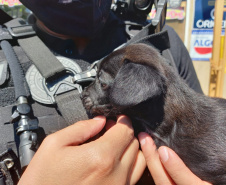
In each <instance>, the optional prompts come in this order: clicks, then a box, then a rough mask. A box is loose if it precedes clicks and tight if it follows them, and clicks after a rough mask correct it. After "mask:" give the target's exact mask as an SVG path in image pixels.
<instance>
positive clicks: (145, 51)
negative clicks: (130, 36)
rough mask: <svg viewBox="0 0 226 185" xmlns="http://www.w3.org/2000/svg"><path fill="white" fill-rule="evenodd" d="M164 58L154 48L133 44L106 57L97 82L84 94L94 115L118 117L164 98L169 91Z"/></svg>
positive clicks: (99, 70) (86, 105)
mask: <svg viewBox="0 0 226 185" xmlns="http://www.w3.org/2000/svg"><path fill="white" fill-rule="evenodd" d="M163 62H164V58H163V57H162V56H161V55H160V53H159V52H158V51H157V50H156V49H154V48H153V47H150V46H147V45H145V44H133V45H130V46H127V47H125V48H122V49H119V50H117V51H115V52H113V53H112V54H110V55H109V56H108V57H106V58H105V59H104V60H103V61H102V62H101V63H100V66H99V68H98V72H97V77H96V79H95V81H94V82H93V83H92V84H91V85H90V86H88V87H87V88H86V89H85V90H84V92H83V103H84V106H85V108H86V109H87V111H88V112H89V113H90V114H92V115H105V116H115V115H117V114H121V113H123V114H124V113H126V110H127V109H132V108H133V107H135V106H136V105H138V104H140V103H142V102H145V101H147V100H149V99H155V98H158V97H159V96H161V95H162V94H163V93H164V91H165V81H166V78H165V73H164V69H163V67H162V63H163Z"/></svg>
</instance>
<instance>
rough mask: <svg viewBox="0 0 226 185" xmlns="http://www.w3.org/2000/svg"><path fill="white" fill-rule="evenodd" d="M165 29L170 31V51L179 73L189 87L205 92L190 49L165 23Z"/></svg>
mask: <svg viewBox="0 0 226 185" xmlns="http://www.w3.org/2000/svg"><path fill="white" fill-rule="evenodd" d="M163 30H167V31H168V34H169V39H170V46H171V47H170V51H171V53H172V56H173V59H174V62H175V65H176V68H177V70H178V73H179V75H180V76H181V78H182V79H184V80H185V82H186V83H187V84H188V86H189V87H191V88H192V89H194V90H195V91H196V92H198V93H201V94H203V91H202V88H201V86H200V83H199V81H198V77H197V75H196V72H195V69H194V66H193V63H192V60H191V57H190V55H189V53H188V50H187V49H186V48H185V46H184V43H183V42H182V40H181V39H180V37H179V36H178V35H177V33H176V32H175V31H174V29H173V28H171V27H170V26H168V25H165V27H164V29H163Z"/></svg>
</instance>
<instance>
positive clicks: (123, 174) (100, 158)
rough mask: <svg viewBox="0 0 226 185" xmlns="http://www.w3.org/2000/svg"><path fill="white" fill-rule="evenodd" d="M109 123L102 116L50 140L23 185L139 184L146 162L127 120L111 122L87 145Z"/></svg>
mask: <svg viewBox="0 0 226 185" xmlns="http://www.w3.org/2000/svg"><path fill="white" fill-rule="evenodd" d="M105 123H106V119H105V117H103V116H98V117H96V118H94V119H92V120H87V121H80V122H78V123H76V124H74V125H71V126H69V127H67V128H65V129H63V130H60V131H58V132H56V133H54V134H51V135H49V136H47V138H46V139H45V140H44V141H43V143H42V144H41V146H40V147H39V149H38V151H37V152H36V154H35V156H34V157H33V159H32V161H31V163H30V164H29V165H28V167H27V169H26V170H25V172H24V174H23V175H22V178H21V179H20V182H19V185H27V184H29V185H30V184H32V185H44V184H45V185H46V184H48V185H52V184H54V185H57V184H59V185H72V184H76V185H77V184H83V185H84V184H87V185H92V184H94V185H96V184H98V185H102V184H107V185H110V184H112V185H115V184H135V183H136V182H137V181H138V179H139V178H140V177H141V175H142V173H143V171H144V169H145V167H146V162H145V159H144V157H143V154H142V152H141V151H139V143H138V141H137V139H136V138H135V137H134V132H133V128H132V126H131V122H130V120H129V119H128V118H127V117H126V116H119V118H118V120H117V123H115V122H114V121H109V122H108V123H107V124H106V127H107V131H106V132H105V133H104V134H103V135H102V136H100V137H99V138H97V139H95V140H92V141H90V142H88V143H84V142H86V141H87V140H89V139H91V138H93V137H94V136H95V135H97V134H98V133H99V132H100V131H101V130H102V129H103V128H104V126H105Z"/></svg>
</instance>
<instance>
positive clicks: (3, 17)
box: [0, 8, 12, 25]
mask: <svg viewBox="0 0 226 185" xmlns="http://www.w3.org/2000/svg"><path fill="white" fill-rule="evenodd" d="M0 17H1V19H0V25H2V24H4V23H6V22H8V21H10V20H12V17H11V16H10V15H8V14H7V13H5V12H4V11H3V10H2V9H1V8H0Z"/></svg>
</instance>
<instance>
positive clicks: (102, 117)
mask: <svg viewBox="0 0 226 185" xmlns="http://www.w3.org/2000/svg"><path fill="white" fill-rule="evenodd" d="M93 119H94V120H103V119H105V117H104V116H96V117H94V118H93Z"/></svg>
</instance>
